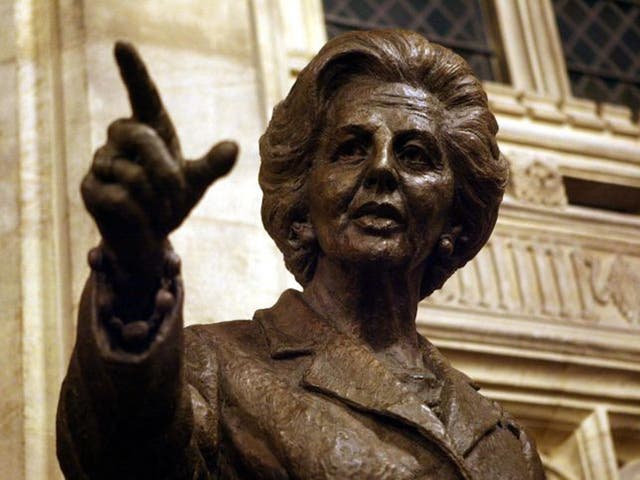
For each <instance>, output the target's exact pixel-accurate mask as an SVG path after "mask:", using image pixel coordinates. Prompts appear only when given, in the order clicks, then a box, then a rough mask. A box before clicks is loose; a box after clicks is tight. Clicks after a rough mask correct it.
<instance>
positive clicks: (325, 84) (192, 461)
mask: <svg viewBox="0 0 640 480" xmlns="http://www.w3.org/2000/svg"><path fill="white" fill-rule="evenodd" d="M115 53H116V59H117V62H118V65H119V67H120V71H121V74H122V77H123V80H124V83H125V84H126V86H127V89H128V91H129V97H130V100H131V105H132V109H133V116H132V117H131V118H128V119H124V120H117V121H116V122H114V123H112V124H111V126H110V127H109V131H108V141H107V143H106V145H105V146H103V147H102V148H100V149H99V150H98V151H97V152H96V155H95V158H94V161H93V165H92V166H91V169H90V171H89V173H88V174H87V176H86V178H85V180H84V182H83V185H82V194H83V198H84V201H85V204H86V206H87V209H88V210H89V212H90V213H91V215H92V216H93V218H94V220H95V221H96V223H97V225H98V228H99V230H100V233H101V235H102V243H101V244H100V246H99V247H97V248H96V249H94V250H93V251H92V252H90V254H89V263H90V266H91V268H92V273H91V276H90V277H89V279H88V281H87V285H86V288H85V291H84V294H83V296H82V299H81V305H80V312H79V319H78V332H77V343H76V346H75V350H74V353H73V358H72V360H71V364H70V366H69V371H68V374H67V377H66V380H65V382H64V385H63V388H62V393H61V397H60V404H59V409H58V456H59V459H60V464H61V466H62V469H63V471H64V473H65V475H66V476H67V478H73V479H81V478H82V479H84V478H90V479H129V478H131V479H146V478H149V479H196V478H197V479H220V480H222V479H389V480H402V479H467V480H469V479H477V480H497V479H500V480H508V479H514V480H516V479H517V480H521V479H531V480H533V479H536V480H537V479H542V478H544V473H543V471H542V467H541V464H540V460H539V457H538V454H537V452H536V449H535V446H534V444H533V442H532V441H531V440H529V439H528V438H527V436H526V435H525V433H524V432H523V431H522V429H521V428H520V427H518V426H517V425H516V424H515V423H514V422H513V421H512V420H511V418H510V417H509V416H508V415H507V414H506V413H505V412H503V411H502V409H501V408H500V406H499V405H497V404H496V403H494V402H492V401H490V400H487V399H486V398H484V397H483V396H481V395H480V394H479V393H477V391H476V390H477V388H476V387H475V386H474V384H473V382H471V381H470V380H469V379H468V378H467V377H466V376H465V375H464V374H462V373H460V372H459V371H457V370H455V369H454V368H452V367H451V366H450V365H449V364H448V363H447V361H446V360H445V359H444V358H443V357H442V356H441V354H440V353H439V352H438V351H437V349H436V348H435V347H434V346H433V345H431V344H430V343H429V342H428V341H427V340H426V339H424V338H423V337H421V336H420V335H419V334H418V333H417V331H416V325H415V317H416V311H417V307H418V302H419V301H420V300H421V299H422V298H424V297H425V296H427V295H429V294H430V293H431V292H432V291H433V290H434V289H436V288H439V287H440V286H441V285H442V283H443V282H444V281H445V280H446V279H447V278H448V277H449V276H450V275H451V274H452V273H453V272H454V271H455V270H456V269H457V268H459V267H461V266H462V265H464V264H465V263H466V262H467V261H468V260H469V259H471V258H472V257H473V256H474V255H475V254H476V253H477V252H478V250H479V249H480V248H481V247H482V246H483V245H484V243H485V242H486V240H487V238H488V236H489V234H490V233H491V231H492V229H493V226H494V224H495V221H496V216H497V210H498V205H499V203H500V200H501V198H502V194H503V189H504V185H505V182H506V178H507V165H506V163H505V161H504V159H503V158H502V157H501V156H500V154H499V151H498V147H497V144H496V139H495V135H496V132H497V124H496V121H495V119H494V117H493V115H492V114H491V113H490V112H489V110H488V107H487V99H486V95H485V93H484V91H483V90H482V87H481V84H480V83H479V82H478V80H476V78H475V77H474V76H473V75H472V73H471V71H470V70H469V67H468V66H467V64H466V63H465V62H464V61H463V60H462V59H461V58H460V57H458V56H457V55H455V54H454V53H452V52H450V51H449V50H447V49H445V48H442V47H440V46H438V45H434V44H431V43H429V42H428V41H427V40H426V39H424V38H423V37H421V36H419V35H417V34H415V33H410V32H405V31H377V32H359V33H350V34H346V35H343V36H340V37H338V38H335V39H333V40H331V41H330V42H329V43H327V45H326V46H325V47H324V48H323V49H322V50H321V51H320V53H319V54H318V55H317V56H316V57H315V58H314V59H313V60H312V61H311V63H310V64H309V65H308V66H307V67H306V68H305V69H304V70H303V71H302V72H301V73H300V76H299V78H298V80H297V82H296V84H295V85H294V87H293V89H292V90H291V92H290V93H289V95H288V96H287V98H286V99H285V100H284V101H283V102H282V103H280V104H279V105H278V106H277V107H276V109H275V111H274V114H273V118H272V120H271V122H270V124H269V127H268V128H267V131H266V133H265V134H264V136H263V137H262V139H261V141H260V152H261V158H262V164H261V169H260V186H261V187H262V190H263V192H264V199H263V204H262V218H263V222H264V225H265V228H266V229H267V231H268V232H269V234H270V235H271V236H272V237H273V239H274V240H275V242H276V243H277V245H278V247H279V248H280V250H281V251H282V252H283V254H284V259H285V263H286V265H287V267H288V268H289V270H291V272H293V274H294V275H295V277H296V279H297V280H298V281H299V282H300V284H301V285H302V286H303V290H302V292H298V291H293V290H288V291H286V292H284V293H283V294H282V296H281V297H280V299H279V300H278V302H277V303H276V304H275V305H274V306H273V307H271V308H268V309H265V310H259V311H258V312H256V314H255V316H254V318H253V320H242V321H235V322H227V323H219V324H213V325H199V326H193V327H189V328H187V329H185V330H183V328H182V313H181V312H182V299H183V287H182V282H181V279H180V262H179V259H178V257H177V255H176V254H175V253H174V252H173V251H172V250H171V247H170V245H169V243H168V241H167V236H168V235H169V234H170V233H171V232H172V231H173V230H174V229H175V228H177V227H178V226H179V225H180V224H181V223H182V221H183V220H184V219H185V218H186V216H187V215H188V213H189V211H190V210H191V208H192V207H193V206H194V205H195V204H196V202H197V201H198V199H199V198H200V197H201V196H202V194H203V193H204V191H205V189H206V188H207V186H208V185H209V184H210V183H211V182H212V181H213V180H215V179H216V178H218V177H220V176H222V175H224V174H225V173H226V172H227V171H228V170H229V169H230V167H231V165H232V164H233V162H234V160H235V156H236V152H237V149H236V147H235V145H234V144H233V143H231V142H223V143H220V144H218V145H217V146H215V147H214V148H213V149H212V150H211V151H210V152H209V153H208V154H207V155H206V156H205V157H204V158H202V159H200V160H198V161H194V162H188V161H184V160H183V158H182V156H181V153H180V148H179V145H178V139H177V137H176V134H175V131H174V129H173V126H172V124H171V121H170V119H169V116H168V114H167V112H166V111H165V110H164V108H163V106H162V103H161V100H160V97H159V95H158V92H157V91H156V88H155V86H154V85H153V82H152V81H151V79H150V77H149V75H148V73H147V71H146V69H145V67H144V64H143V63H142V61H141V60H140V58H139V57H138V55H137V53H136V52H135V50H134V49H133V47H131V46H129V45H126V44H118V45H116V51H115ZM203 248H206V247H204V246H203ZM238 288H240V286H239V287H238ZM212 301H215V299H212Z"/></svg>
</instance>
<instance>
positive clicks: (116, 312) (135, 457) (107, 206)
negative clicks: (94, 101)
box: [57, 43, 237, 479]
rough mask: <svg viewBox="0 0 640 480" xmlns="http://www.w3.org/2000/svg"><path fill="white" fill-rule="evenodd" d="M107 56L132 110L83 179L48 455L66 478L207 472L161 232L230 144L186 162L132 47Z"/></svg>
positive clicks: (173, 224) (223, 166)
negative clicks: (81, 230) (76, 291)
mask: <svg viewBox="0 0 640 480" xmlns="http://www.w3.org/2000/svg"><path fill="white" fill-rule="evenodd" d="M115 57H116V61H117V64H118V67H119V69H120V74H121V76H122V79H123V81H124V84H125V86H126V88H127V91H128V94H129V99H130V102H131V108H132V116H131V117H130V118H125V119H119V120H116V121H115V122H113V123H112V124H111V125H110V126H109V128H108V132H107V142H106V144H105V145H104V146H102V147H101V148H99V149H98V150H97V151H96V153H95V156H94V159H93V164H92V166H91V168H90V170H89V172H88V173H87V175H86V176H85V178H84V180H83V182H82V187H81V190H82V197H83V199H84V202H85V205H86V207H87V210H88V211H89V213H90V214H91V215H92V217H93V219H94V221H95V222H96V224H97V226H98V229H99V230H100V233H101V235H102V242H101V244H100V246H98V247H96V248H95V249H94V250H92V251H91V252H90V254H89V264H90V266H91V268H92V273H91V275H90V277H89V279H88V281H87V284H86V287H85V290H84V293H83V296H82V299H81V302H80V309H79V315H78V328H77V339H76V346H75V348H74V352H73V356H72V359H71V363H70V365H69V371H68V373H67V377H66V378H65V381H64V384H63V387H62V392H61V395H60V402H59V405H58V423H57V435H58V457H59V460H60V464H61V466H62V469H63V472H64V473H65V476H66V477H67V478H72V479H75V478H91V479H99V478H105V479H106V478H109V479H112V478H113V479H115V478H118V479H125V478H136V479H142V478H154V479H156V478H157V479H159V478H171V479H173V478H176V479H177V478H189V479H191V478H209V472H208V471H207V468H206V462H205V461H204V459H203V457H202V454H201V452H200V450H199V449H198V446H197V445H196V444H195V443H196V442H195V440H194V438H195V436H196V435H195V432H194V428H195V426H194V423H196V422H194V413H193V411H192V408H191V407H192V405H191V403H192V402H191V396H192V393H193V388H194V387H193V386H189V385H188V383H189V382H188V381H187V380H185V377H184V372H183V367H182V365H183V364H184V341H185V340H184V339H183V331H182V296H183V292H182V284H181V281H180V276H179V271H180V265H179V258H178V257H177V255H176V254H175V253H173V251H172V250H171V247H170V245H169V242H168V239H167V237H168V235H169V234H170V233H171V232H172V231H173V230H175V229H176V228H177V227H178V226H179V225H180V224H181V223H182V222H183V221H184V219H185V218H186V217H187V215H188V214H189V212H190V211H191V209H192V208H193V207H194V206H195V205H196V203H197V202H198V200H199V199H200V198H201V197H202V195H203V194H204V192H205V191H206V189H207V187H208V186H209V185H210V184H211V183H212V182H213V181H215V180H216V179H217V178H219V177H221V176H223V175H224V174H226V173H227V172H228V171H229V170H230V169H231V167H232V166H233V163H234V161H235V158H236V155H237V147H236V145H235V143H233V142H221V143H219V144H217V145H215V146H214V147H213V148H212V149H211V150H210V151H209V152H208V153H207V154H206V155H204V156H203V157H202V158H201V159H199V160H195V161H185V160H184V159H183V157H182V153H181V150H180V145H179V141H178V138H177V136H176V133H175V130H174V127H173V124H172V122H171V119H170V118H169V115H168V113H167V112H166V110H165V108H164V106H163V104H162V101H161V99H160V96H159V94H158V91H157V89H156V87H155V85H154V83H153V81H152V79H151V77H150V76H149V74H148V72H147V69H146V67H145V65H144V63H143V62H142V60H141V58H140V57H139V55H138V53H137V52H136V50H135V49H134V48H133V46H131V45H129V44H126V43H117V44H116V46H115ZM187 340H188V341H190V342H191V341H196V339H193V338H190V339H187ZM195 350H197V349H194V351H195ZM189 361H190V362H191V363H193V362H194V361H195V362H197V361H198V359H197V358H196V359H189ZM203 408H206V406H205V407H203ZM198 410H202V408H200V407H199V408H198ZM209 417H210V416H209ZM200 427H202V426H200ZM205 428H206V426H205Z"/></svg>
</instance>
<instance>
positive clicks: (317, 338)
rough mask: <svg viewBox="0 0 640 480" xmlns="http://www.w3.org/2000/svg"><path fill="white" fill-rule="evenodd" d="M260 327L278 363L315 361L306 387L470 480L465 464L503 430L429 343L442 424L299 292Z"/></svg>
mask: <svg viewBox="0 0 640 480" xmlns="http://www.w3.org/2000/svg"><path fill="white" fill-rule="evenodd" d="M254 319H255V320H256V321H257V322H258V323H259V324H260V326H261V327H262V330H263V332H264V335H265V338H266V341H267V345H268V348H269V353H270V355H271V357H272V358H274V359H281V358H290V357H292V356H299V355H310V356H312V357H313V358H312V361H311V364H310V366H309V367H308V368H307V370H306V372H305V373H304V375H303V377H302V386H303V387H305V388H307V389H310V390H315V391H320V392H322V393H324V394H326V395H329V396H332V397H334V398H337V399H339V400H341V401H343V402H345V403H347V404H349V405H351V406H352V407H354V408H357V409H359V410H363V411H367V412H372V413H377V414H380V415H383V416H387V417H391V418H394V419H395V420H396V421H400V422H402V423H405V424H407V425H409V426H411V427H412V428H414V429H415V430H417V431H418V432H419V433H421V434H422V435H423V436H424V437H426V438H428V439H429V440H431V441H432V442H434V443H435V444H436V445H438V446H439V447H440V448H441V449H442V450H443V451H444V452H445V453H446V454H447V456H448V457H449V458H451V459H452V460H453V461H454V462H455V463H456V464H458V466H459V467H460V469H461V471H462V472H466V473H465V477H468V478H471V476H470V474H469V473H468V472H467V470H466V467H465V466H464V462H463V460H462V456H463V455H465V454H466V453H467V452H469V451H470V450H471V449H472V448H473V446H475V444H476V443H477V442H478V441H479V440H480V439H481V438H482V437H483V436H484V435H485V434H486V433H487V432H488V431H489V430H490V429H492V428H493V427H494V426H495V425H496V424H497V422H498V420H499V415H498V414H497V410H496V409H495V407H494V408H489V407H488V404H489V405H490V403H489V402H488V401H487V400H486V399H484V398H483V397H482V396H480V395H479V394H477V392H476V391H475V389H474V388H473V387H472V385H471V384H470V380H469V379H468V377H466V375H464V374H462V373H461V372H459V371H457V370H455V369H454V368H452V367H451V366H449V364H448V362H447V361H446V360H445V359H444V357H442V355H441V354H440V353H439V352H438V351H437V349H436V348H435V347H433V345H431V344H430V343H429V342H428V341H427V340H425V339H423V338H422V337H421V348H422V351H423V354H424V355H425V360H427V361H428V363H429V364H430V365H431V366H432V367H433V368H434V370H435V373H436V375H437V376H438V377H439V378H441V379H442V380H443V394H442V395H441V397H440V399H439V400H440V406H439V408H440V411H441V417H442V418H438V416H436V415H435V413H434V412H433V410H431V409H430V408H429V407H428V406H426V405H425V404H424V403H423V401H422V400H420V399H419V398H417V397H416V395H415V394H413V393H412V392H410V391H409V390H408V389H407V387H406V386H405V385H404V384H403V383H402V382H401V381H400V380H398V379H397V378H396V377H395V376H394V375H393V374H392V373H391V372H390V371H389V370H388V369H387V368H386V367H385V366H384V365H383V364H382V363H381V362H380V361H379V360H378V359H377V358H376V357H375V355H374V354H373V352H372V351H371V350H370V349H369V347H368V346H366V345H365V344H363V343H360V342H357V341H356V340H355V339H353V338H351V337H348V336H347V335H343V334H340V333H338V332H337V331H336V330H335V329H334V328H333V327H331V326H330V325H328V324H327V323H326V322H325V320H324V319H322V318H320V317H319V316H318V315H317V314H316V313H315V312H314V311H313V310H312V309H311V308H310V307H309V306H308V305H307V303H306V302H305V301H304V300H303V299H302V297H301V294H300V292H297V291H295V290H287V291H285V292H284V293H283V294H282V296H281V297H280V299H279V300H278V302H277V303H276V304H275V305H274V306H273V307H272V308H270V309H265V310H259V311H257V312H256V314H255V317H254ZM362 372H367V374H366V375H363V374H362Z"/></svg>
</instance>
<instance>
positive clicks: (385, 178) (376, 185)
mask: <svg viewBox="0 0 640 480" xmlns="http://www.w3.org/2000/svg"><path fill="white" fill-rule="evenodd" d="M364 187H365V188H367V189H375V190H377V191H379V192H383V191H384V192H391V191H394V190H395V189H396V188H398V172H397V171H396V166H395V162H394V159H393V154H392V153H391V152H390V151H389V149H388V148H383V149H381V150H380V151H379V152H378V153H376V154H375V155H374V156H372V158H371V160H370V164H369V166H368V169H367V172H366V174H365V177H364Z"/></svg>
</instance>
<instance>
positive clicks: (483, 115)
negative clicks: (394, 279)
mask: <svg viewBox="0 0 640 480" xmlns="http://www.w3.org/2000/svg"><path fill="white" fill-rule="evenodd" d="M358 77H359V78H362V77H367V78H372V79H375V80H378V81H381V82H391V83H396V82H401V83H405V84H407V85H410V86H412V87H414V88H420V89H422V90H424V91H426V92H429V93H431V94H432V95H433V96H435V97H436V98H437V99H438V100H439V101H440V103H441V105H442V107H443V109H444V110H445V112H444V116H443V124H442V125H441V128H440V133H439V135H440V136H441V138H440V143H441V145H443V146H444V152H445V156H446V158H447V159H448V161H449V163H450V165H451V169H452V171H453V174H454V183H455V188H454V199H453V211H452V213H453V216H454V220H453V222H450V223H453V224H457V225H461V226H462V233H461V235H460V236H459V237H458V238H457V240H456V242H455V251H454V253H453V255H452V256H450V257H448V258H445V257H442V256H440V255H438V254H437V253H432V254H431V256H430V259H429V261H428V262H427V264H426V267H425V272H424V274H423V281H422V286H421V293H422V297H423V298H424V297H425V296H427V295H429V294H430V293H431V292H432V291H433V290H435V289H437V288H440V287H441V286H442V284H443V283H444V281H445V280H446V279H447V278H449V276H451V274H452V273H453V272H454V271H455V270H456V269H458V268H460V267H461V266H463V265H464V264H465V263H466V262H467V261H469V260H470V259H471V258H473V257H474V256H475V255H476V253H477V252H478V251H479V250H480V248H482V246H483V245H484V244H485V243H486V241H487V239H488V238H489V235H490V234H491V231H492V230H493V227H494V225H495V222H496V218H497V215H498V207H499V205H500V201H501V199H502V195H503V192H504V188H505V184H506V181H507V178H508V166H507V163H506V161H505V159H504V158H503V157H502V156H501V155H500V152H499V150H498V146H497V143H496V133H497V131H498V125H497V123H496V120H495V118H494V116H493V114H492V113H491V112H490V111H489V108H488V105H487V96H486V94H485V92H484V90H483V89H482V85H481V84H480V82H479V81H478V80H477V79H476V78H475V76H474V75H473V73H472V72H471V70H470V68H469V66H468V65H467V63H466V62H465V61H464V60H463V59H462V58H461V57H460V56H458V55H456V54H455V53H453V52H452V51H450V50H448V49H446V48H444V47H441V46H440V45H436V44H433V43H430V42H429V41H428V40H427V39H425V38H424V37H422V36H421V35H418V34H417V33H413V32H409V31H402V30H380V31H370V32H350V33H346V34H344V35H341V36H339V37H335V38H333V39H332V40H330V41H329V42H328V43H327V44H326V45H325V46H324V47H323V48H322V49H321V50H320V52H319V53H318V54H317V55H316V56H315V57H314V58H313V60H311V62H310V63H309V65H307V67H306V68H304V70H302V72H300V75H299V76H298V79H297V81H296V82H295V84H294V85H293V88H292V89H291V91H290V92H289V95H288V96H287V98H285V99H284V100H283V101H282V102H280V103H279V104H278V105H277V106H276V107H275V109H274V111H273V116H272V118H271V122H270V123H269V126H268V127H267V130H266V132H265V133H264V135H263V136H262V137H261V139H260V157H261V166H260V187H261V188H262V191H263V194H264V196H263V200H262V222H263V223H264V226H265V228H266V230H267V232H269V235H271V237H272V238H273V239H274V241H275V242H276V244H277V245H278V248H279V249H280V250H281V251H282V253H283V255H284V259H285V264H286V266H287V268H288V269H289V270H290V271H291V272H292V273H293V274H294V275H295V278H296V280H297V281H298V282H300V284H301V285H303V286H304V285H306V284H307V283H308V282H309V281H310V280H311V278H312V277H313V274H314V271H315V266H316V261H317V256H318V251H319V250H318V249H319V246H318V244H317V242H315V241H301V240H300V239H299V238H297V234H296V232H295V230H296V229H294V228H292V227H293V226H294V224H296V223H298V222H300V223H304V222H306V221H307V216H308V205H307V203H308V202H307V199H306V182H307V178H308V175H309V172H310V169H311V166H312V162H313V158H314V154H315V151H316V148H317V145H318V139H319V136H320V133H321V132H322V129H323V128H324V126H325V117H326V113H327V110H328V108H329V105H330V102H331V100H332V98H333V97H334V96H335V94H336V92H337V91H338V90H339V89H340V88H341V86H343V85H345V84H347V83H349V82H350V81H352V80H353V79H355V78H358Z"/></svg>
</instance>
